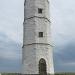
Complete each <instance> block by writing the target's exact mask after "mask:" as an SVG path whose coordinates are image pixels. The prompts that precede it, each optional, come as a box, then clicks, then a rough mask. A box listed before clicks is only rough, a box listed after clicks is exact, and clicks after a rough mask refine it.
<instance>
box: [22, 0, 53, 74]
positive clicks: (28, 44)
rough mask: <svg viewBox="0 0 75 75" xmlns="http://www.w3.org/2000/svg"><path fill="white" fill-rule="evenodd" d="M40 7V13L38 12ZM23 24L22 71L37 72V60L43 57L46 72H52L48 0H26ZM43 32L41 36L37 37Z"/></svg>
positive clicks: (26, 72)
mask: <svg viewBox="0 0 75 75" xmlns="http://www.w3.org/2000/svg"><path fill="white" fill-rule="evenodd" d="M38 8H42V9H43V12H42V14H39V13H38ZM24 10H25V12H24V13H25V15H24V19H25V20H24V25H23V28H24V29H23V32H24V34H23V37H24V38H23V51H22V62H23V63H22V64H23V65H22V73H23V74H38V73H39V66H38V65H39V60H40V59H41V58H44V59H45V60H46V64H47V73H50V74H53V73H54V67H53V55H52V54H53V52H52V46H51V29H50V27H51V25H50V20H49V19H50V18H49V2H48V0H26V3H25V8H24ZM39 32H43V37H42V38H40V37H39Z"/></svg>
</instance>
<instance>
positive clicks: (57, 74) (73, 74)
mask: <svg viewBox="0 0 75 75" xmlns="http://www.w3.org/2000/svg"><path fill="white" fill-rule="evenodd" d="M1 75H18V73H2V74H1ZM54 75H75V73H56V74H54Z"/></svg>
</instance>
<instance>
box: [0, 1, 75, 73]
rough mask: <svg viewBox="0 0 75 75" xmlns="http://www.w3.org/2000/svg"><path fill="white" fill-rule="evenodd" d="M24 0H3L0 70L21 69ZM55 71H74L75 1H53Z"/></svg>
mask: <svg viewBox="0 0 75 75" xmlns="http://www.w3.org/2000/svg"><path fill="white" fill-rule="evenodd" d="M23 3H24V0H0V72H20V70H21V52H22V50H21V47H22V33H23V32H22V27H23V18H24V17H23V15H24V10H23V9H24V6H23ZM50 14H51V22H52V38H53V45H54V48H53V50H54V67H55V71H56V72H75V35H74V33H75V25H74V24H75V19H74V18H75V1H74V0H51V2H50Z"/></svg>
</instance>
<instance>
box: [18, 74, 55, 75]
mask: <svg viewBox="0 0 75 75" xmlns="http://www.w3.org/2000/svg"><path fill="white" fill-rule="evenodd" d="M18 75H54V74H18Z"/></svg>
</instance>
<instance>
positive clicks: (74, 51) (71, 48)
mask: <svg viewBox="0 0 75 75" xmlns="http://www.w3.org/2000/svg"><path fill="white" fill-rule="evenodd" d="M56 49H57V50H58V51H59V52H54V63H55V71H58V72H60V71H61V72H67V71H70V72H74V71H75V59H74V57H75V42H74V41H71V42H69V43H68V44H66V45H65V46H62V48H56ZM56 49H55V50H56Z"/></svg>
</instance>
